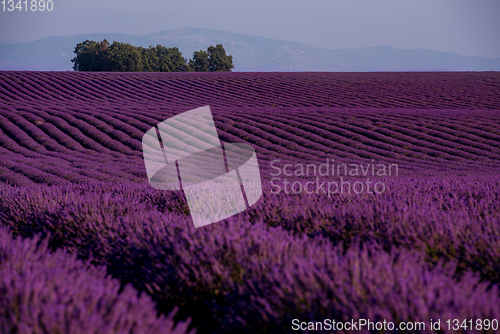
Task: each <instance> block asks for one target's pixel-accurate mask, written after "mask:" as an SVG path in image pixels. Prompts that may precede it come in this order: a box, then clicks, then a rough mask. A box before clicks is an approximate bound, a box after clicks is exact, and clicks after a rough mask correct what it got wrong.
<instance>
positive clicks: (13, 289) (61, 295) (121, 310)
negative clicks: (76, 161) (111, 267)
mask: <svg viewBox="0 0 500 334" xmlns="http://www.w3.org/2000/svg"><path fill="white" fill-rule="evenodd" d="M120 290H122V291H120ZM0 293H1V295H2V297H1V298H0V331H1V332H2V333H82V334H83V333H96V334H97V333H153V332H155V333H176V334H181V333H187V328H188V325H189V322H180V323H177V324H175V323H174V321H173V316H174V314H175V312H176V311H175V310H174V311H173V312H172V313H170V315H169V316H168V317H165V316H160V317H157V315H156V310H155V305H154V304H153V303H152V301H151V299H150V297H148V296H146V295H144V294H141V295H140V296H138V292H137V291H136V290H135V289H133V288H132V287H131V286H125V287H124V288H123V289H121V288H120V283H119V282H118V281H117V280H115V279H112V278H110V277H109V276H107V275H106V269H105V268H103V267H93V266H89V265H88V264H85V263H83V262H82V261H80V260H77V259H76V258H75V256H74V255H70V254H68V253H67V252H65V251H63V250H57V251H55V252H54V253H51V252H49V250H48V249H47V240H41V239H39V238H38V237H35V238H33V239H31V240H23V239H21V238H17V239H13V238H12V236H11V235H10V234H9V233H8V232H7V230H6V229H5V228H1V229H0ZM191 333H194V332H193V331H192V332H191Z"/></svg>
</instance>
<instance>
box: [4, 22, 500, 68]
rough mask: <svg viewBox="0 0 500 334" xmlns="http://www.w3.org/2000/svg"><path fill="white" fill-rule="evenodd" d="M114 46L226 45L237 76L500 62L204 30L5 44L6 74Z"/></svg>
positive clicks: (189, 48)
mask: <svg viewBox="0 0 500 334" xmlns="http://www.w3.org/2000/svg"><path fill="white" fill-rule="evenodd" d="M104 38H106V39H107V40H108V41H110V42H112V41H113V40H116V41H119V42H126V43H130V44H132V45H136V46H139V45H140V46H144V47H148V46H150V45H156V44H161V45H164V46H168V47H172V46H177V47H178V48H179V49H180V50H181V52H182V53H183V55H184V57H185V58H190V57H192V54H193V51H197V50H200V49H206V48H207V47H208V46H210V45H215V44H223V45H224V48H225V49H226V51H227V53H228V54H231V55H233V62H234V66H235V69H234V70H235V71H499V70H500V58H486V57H464V56H461V55H459V54H457V53H454V52H439V51H431V50H422V49H411V50H410V49H393V48H391V47H390V46H377V47H366V48H362V49H335V50H333V49H319V48H314V47H312V46H309V45H307V44H301V43H295V42H288V41H282V40H275V39H270V38H264V37H258V36H252V35H245V34H237V33H231V32H226V31H220V30H212V29H201V28H180V29H171V30H165V31H160V32H157V33H153V34H149V35H142V36H136V35H126V34H83V35H74V36H55V37H48V38H43V39H40V40H36V41H34V42H29V43H19V44H1V43H0V69H1V70H59V71H63V70H71V69H72V63H71V59H72V58H73V57H74V54H73V50H74V48H75V45H76V44H77V43H80V42H82V41H84V40H86V39H90V40H96V41H97V40H99V41H100V40H103V39H104Z"/></svg>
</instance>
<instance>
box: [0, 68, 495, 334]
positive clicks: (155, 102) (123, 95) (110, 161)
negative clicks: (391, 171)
mask: <svg viewBox="0 0 500 334" xmlns="http://www.w3.org/2000/svg"><path fill="white" fill-rule="evenodd" d="M499 86H500V75H499V74H497V73H487V72H486V73H382V74H381V73H347V74H346V73H288V74H287V73H253V74H251V73H225V74H213V75H204V74H191V73H186V74H178V73H176V74H172V75H170V74H169V75H163V76H162V75H158V74H153V75H145V74H130V75H127V74H121V73H101V74H96V73H50V72H49V73H30V72H3V73H0V95H1V97H2V99H1V100H0V101H1V102H0V151H1V152H2V154H1V155H0V180H1V181H2V182H3V184H2V185H1V186H0V212H1V213H0V224H1V225H3V226H6V227H8V228H9V231H10V233H11V234H13V235H14V236H15V237H16V238H32V237H34V236H36V235H38V234H41V235H43V236H44V237H47V239H48V244H47V245H48V247H49V248H50V249H51V250H52V251H53V252H56V253H55V254H56V255H57V254H59V253H58V252H59V251H58V250H60V249H63V250H64V251H65V252H68V253H70V254H73V256H76V257H78V258H79V259H80V260H85V261H89V263H90V264H91V265H93V266H105V267H106V268H107V273H108V274H110V275H111V276H112V277H114V278H115V279H118V280H119V281H120V282H121V284H122V285H123V286H126V285H127V284H132V285H133V287H134V288H135V289H136V290H137V291H141V292H146V293H147V294H149V295H150V296H151V298H152V299H153V300H154V302H155V303H156V308H157V310H159V312H160V313H163V314H169V312H170V311H171V310H172V309H174V308H175V307H179V311H178V313H177V315H176V320H177V321H182V320H184V319H187V318H192V323H193V326H194V327H195V328H196V329H197V332H198V333H222V332H241V333H245V332H247V333H254V332H261V333H267V332H268V333H281V332H293V330H292V320H293V319H300V320H301V321H322V320H323V319H336V320H342V321H349V320H350V319H360V318H364V319H370V320H372V321H382V320H386V321H393V322H395V323H399V322H403V321H424V322H427V328H426V330H425V331H424V332H436V331H433V330H431V329H430V328H429V323H428V322H429V321H430V319H433V320H434V321H436V320H437V319H442V322H443V321H446V320H447V319H462V320H463V319H498V320H500V306H499V305H500V293H499V286H498V284H499V283H500V274H499V273H500V240H499V238H500V233H499V231H500V197H499V196H500V195H499V192H498V189H500V168H499V163H500V131H499V130H498V129H499V128H500V115H499V110H498V109H500V98H499V96H498V94H497V93H495V92H498V88H499ZM204 104H211V107H212V110H213V114H214V119H215V123H216V126H217V128H218V131H219V136H220V138H221V139H222V140H224V141H228V142H247V143H250V144H252V145H253V146H254V147H255V148H256V152H257V156H258V158H259V165H260V169H261V173H262V179H263V185H264V189H263V192H264V194H263V197H262V198H261V199H260V200H259V202H258V203H257V204H256V205H255V206H253V207H252V208H250V209H249V210H247V211H246V212H243V213H241V214H239V215H237V216H235V217H232V218H229V219H226V220H225V221H223V222H221V223H216V224H213V225H210V226H206V227H204V228H200V229H194V227H193V226H192V223H191V220H190V217H189V209H188V207H187V205H186V202H185V200H184V198H183V195H182V193H180V192H162V191H158V190H155V189H152V188H151V187H149V186H148V184H147V179H146V174H145V169H144V165H143V161H142V153H141V145H140V140H141V138H142V134H143V133H144V131H146V130H147V129H149V128H150V127H151V126H153V125H155V124H156V123H158V122H159V121H162V120H164V119H166V118H168V117H169V116H171V115H174V114H176V113H179V112H181V111H185V110H189V109H190V108H192V107H193V106H200V105H204ZM342 106H344V107H343V108H340V107H342ZM442 108H444V109H442ZM447 108H454V109H447ZM327 158H328V159H334V160H335V161H336V162H345V163H349V162H354V163H367V162H370V161H376V162H379V163H386V164H398V166H399V174H398V176H390V177H375V178H374V181H375V180H378V181H383V182H385V184H386V186H387V191H385V192H384V193H381V194H376V193H372V194H368V193H366V194H360V195H356V194H353V193H351V194H336V195H334V196H331V197H328V196H325V195H321V194H319V195H318V194H312V195H311V194H307V193H305V192H301V193H296V194H294V193H293V192H291V193H284V192H280V193H276V192H275V191H274V190H275V189H274V190H273V188H274V187H273V185H272V183H271V180H272V179H273V178H274V177H275V174H276V173H275V172H276V169H275V168H273V167H272V166H273V165H274V166H281V167H283V165H284V164H286V163H290V164H292V166H293V165H294V164H298V163H305V164H316V165H320V164H322V163H324V162H325V160H326V159H327ZM372 159H373V160H372ZM273 161H274V162H273ZM272 164H273V165H272ZM281 176H283V175H281ZM311 180H313V179H311V178H307V177H305V176H296V175H293V176H291V177H290V181H291V182H294V181H297V182H301V183H302V184H304V183H305V182H307V181H311ZM332 180H333V179H332ZM5 238H7V239H8V238H9V237H5ZM7 239H6V240H7ZM2 240H3V239H2ZM9 240H10V239H9ZM8 242H11V243H13V242H15V241H8ZM23 242H25V243H29V242H31V241H23ZM33 242H34V243H36V242H35V241H33ZM33 242H32V243H33ZM41 253H43V254H44V255H40V256H39V257H37V261H38V262H40V263H42V264H43V263H45V262H44V261H49V262H50V261H52V260H50V257H51V256H52V255H50V254H48V253H47V251H41ZM54 256H55V255H54ZM64 256H66V255H64ZM45 258H47V259H49V260H44V259H45ZM71 261H75V260H74V259H72V260H71ZM61 267H62V268H63V267H64V266H61ZM1 268H2V267H1V264H0V270H2V269H1ZM60 270H65V269H64V268H63V269H60ZM86 270H89V272H92V270H94V269H91V268H90V267H89V268H87V269H86ZM95 270H97V269H95ZM96 272H97V271H96ZM99 275H101V276H99ZM93 277H94V278H93V279H95V280H96V281H95V282H97V283H95V284H105V283H102V282H107V281H106V280H109V279H107V278H105V277H104V276H103V274H95V275H94V276H93ZM98 282H101V283H98ZM57 284H60V286H61V289H63V290H64V289H67V290H71V283H70V282H67V283H65V282H64V281H63V280H61V281H58V283H57ZM26 285H28V286H29V284H28V283H26ZM57 289H59V288H55V287H54V289H53V290H54V291H53V292H52V293H53V294H57V291H58V290H57ZM0 291H1V290H0ZM130 291H131V290H130ZM103 298H104V299H106V300H108V299H109V300H115V299H116V298H117V297H116V293H115V294H113V293H111V294H110V295H109V296H108V297H103ZM130 298H131V297H130ZM77 300H78V299H77V298H75V303H77ZM111 303H112V302H111ZM7 313H8V312H7ZM124 313H125V314H126V315H129V316H130V317H132V318H131V319H135V318H134V315H133V314H132V313H134V312H133V311H130V312H124ZM54 316H55V315H54ZM47 317H50V316H49V315H48V316H47ZM147 319H150V320H148V321H150V322H149V323H150V325H151V326H154V324H156V323H157V321H166V320H165V319H164V318H163V320H161V319H160V320H157V319H156V318H155V317H150V318H147ZM0 321H2V322H3V321H4V320H1V319H0ZM65 321H67V322H68V323H72V321H77V320H73V319H72V315H66V319H65ZM103 326H104V325H103ZM170 326H171V325H170ZM178 328H180V329H179V330H185V324H184V323H180V324H178ZM145 331H146V332H148V330H147V329H145ZM462 332H475V331H465V330H462ZM482 332H487V333H489V332H493V331H492V330H489V331H488V330H483V331H482Z"/></svg>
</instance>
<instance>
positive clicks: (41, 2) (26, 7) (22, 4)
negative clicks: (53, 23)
mask: <svg viewBox="0 0 500 334" xmlns="http://www.w3.org/2000/svg"><path fill="white" fill-rule="evenodd" d="M0 3H1V4H2V10H3V11H4V12H5V11H7V12H13V11H20V12H23V11H24V12H27V11H31V12H36V11H40V12H43V11H44V10H46V11H48V12H51V11H52V9H54V3H53V2H52V0H17V1H15V0H3V1H2V2H0Z"/></svg>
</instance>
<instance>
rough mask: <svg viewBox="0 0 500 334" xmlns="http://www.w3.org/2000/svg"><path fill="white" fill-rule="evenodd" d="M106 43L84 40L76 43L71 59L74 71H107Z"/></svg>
mask: <svg viewBox="0 0 500 334" xmlns="http://www.w3.org/2000/svg"><path fill="white" fill-rule="evenodd" d="M108 46H109V43H108V41H107V40H106V39H105V40H103V41H102V42H96V41H89V40H86V41H84V42H82V43H78V44H77V45H76V47H75V50H74V51H73V52H74V53H75V55H76V56H75V58H73V59H71V62H72V63H73V69H74V70H75V71H109V70H110V69H109V66H110V64H109V61H108V56H107V48H108Z"/></svg>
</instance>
